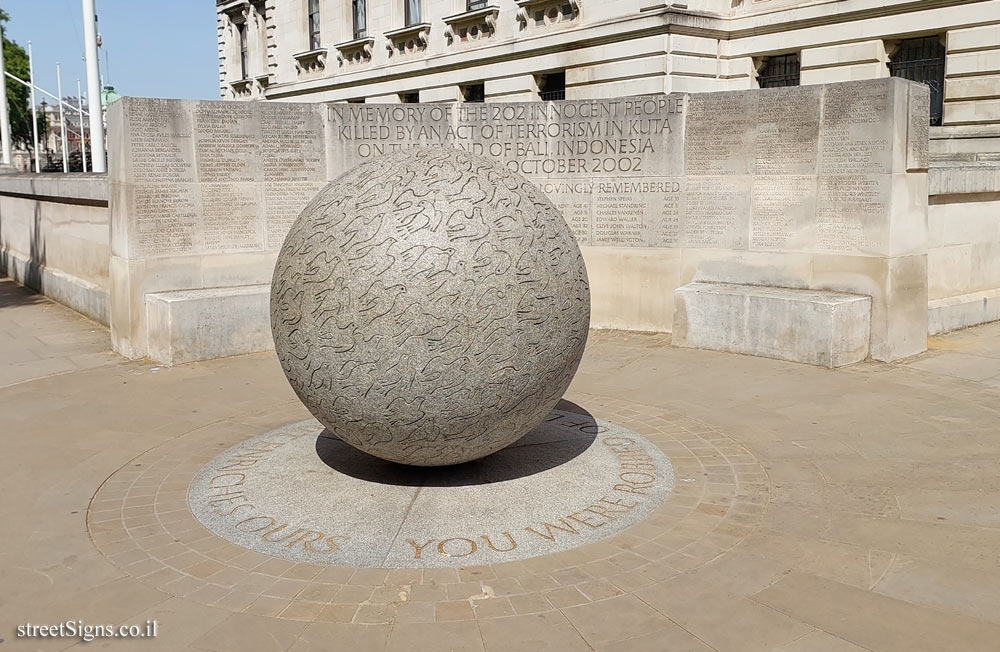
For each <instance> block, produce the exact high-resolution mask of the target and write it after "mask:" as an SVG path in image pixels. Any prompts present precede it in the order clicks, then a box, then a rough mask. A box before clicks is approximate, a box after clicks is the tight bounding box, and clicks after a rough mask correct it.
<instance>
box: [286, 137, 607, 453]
mask: <svg viewBox="0 0 1000 652" xmlns="http://www.w3.org/2000/svg"><path fill="white" fill-rule="evenodd" d="M589 320H590V288H589V284H588V280H587V270H586V267H585V266H584V262H583V257H582V256H581V254H580V249H579V247H578V246H577V244H576V241H575V240H574V238H573V235H572V234H571V232H570V230H569V228H568V226H567V225H566V222H565V221H564V219H563V217H562V216H561V215H560V213H559V211H558V210H557V209H556V208H555V206H553V205H552V203H551V202H550V201H549V200H548V199H547V198H546V197H545V195H543V194H542V192H541V191H540V190H538V189H537V188H536V187H535V186H533V185H532V184H531V183H530V182H528V181H527V180H526V179H524V178H523V177H521V176H518V175H517V174H514V173H513V172H510V171H509V170H507V169H506V168H504V167H503V166H501V165H500V164H498V163H495V162H493V161H490V160H487V159H485V158H482V157H479V156H475V155H472V154H469V153H467V152H465V151H463V150H457V149H444V148H426V149H412V150H407V151H403V152H400V153H396V154H392V155H389V156H385V157H381V158H379V159H377V160H373V161H371V162H368V163H364V164H362V165H360V166H358V167H356V168H354V169H352V170H351V171H349V172H347V173H345V174H343V175H342V176H340V177H339V178H338V179H336V180H335V181H333V182H332V183H330V184H329V185H328V186H327V187H326V188H325V189H324V190H323V191H321V192H320V193H319V194H318V195H317V196H316V197H315V199H313V201H312V202H310V203H309V205H308V206H307V207H306V208H305V209H304V210H303V212H302V214H301V215H300V216H299V217H298V219H297V220H296V221H295V223H294V224H293V225H292V228H291V231H290V232H289V234H288V237H287V239H286V240H285V243H284V246H283V247H282V248H281V251H280V253H279V255H278V261H277V266H276V268H275V273H274V281H273V284H272V288H271V328H272V331H273V334H274V342H275V347H276V349H277V353H278V357H279V359H280V361H281V365H282V368H283V369H284V371H285V375H286V376H287V377H288V380H289V382H290V383H291V385H292V387H293V388H294V390H295V392H296V393H297V394H298V396H299V398H300V399H301V400H302V402H303V403H304V404H305V405H306V407H307V408H309V410H310V411H311V412H312V413H313V415H315V417H316V418H317V419H319V421H320V422H321V423H322V424H323V425H325V426H326V427H327V428H328V429H329V430H330V431H331V432H332V433H333V434H334V435H336V436H337V437H339V438H341V439H342V440H343V441H345V442H347V443H348V444H350V445H352V446H354V447H355V448H358V449H361V450H363V451H365V452H367V453H369V454H371V455H375V456H377V457H380V458H383V459H387V460H392V461H395V462H401V463H404V464H414V465H421V466H440V465H446V464H458V463H461V462H467V461H470V460H475V459H479V458H481V457H485V456H486V455H489V454H491V453H494V452H496V451H498V450H500V449H501V448H504V447H505V446H508V445H509V444H511V443H513V442H515V441H517V440H518V439H520V438H521V437H522V436H524V435H525V434H527V433H528V432H529V431H531V429H532V428H534V427H535V426H536V425H538V424H539V423H540V422H541V421H542V420H543V419H544V418H545V417H546V416H547V415H548V414H549V412H550V411H551V410H552V408H553V407H554V406H555V404H556V403H557V402H558V400H559V399H560V398H561V397H562V395H563V392H564V391H565V390H566V387H567V386H568V385H569V383H570V380H572V378H573V374H574V373H575V372H576V368H577V366H578V365H579V363H580V358H581V356H582V355H583V349H584V345H585V344H586V340H587V329H588V325H589Z"/></svg>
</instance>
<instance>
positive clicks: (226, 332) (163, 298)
mask: <svg viewBox="0 0 1000 652" xmlns="http://www.w3.org/2000/svg"><path fill="white" fill-rule="evenodd" d="M270 297H271V287H270V286H269V285H246V286H238V287H220V288H205V289H199V290H174V291H170V292H155V293H150V294H147V295H146V323H147V337H148V339H149V357H150V358H152V359H153V360H155V361H157V362H160V363H163V364H168V365H172V364H182V363H185V362H196V361H198V360H210V359H212V358H225V357H228V356H233V355H245V354H248V353H258V352H261V351H268V350H270V349H273V348H274V342H273V341H272V340H271V323H270V317H269V314H268V305H269V302H270Z"/></svg>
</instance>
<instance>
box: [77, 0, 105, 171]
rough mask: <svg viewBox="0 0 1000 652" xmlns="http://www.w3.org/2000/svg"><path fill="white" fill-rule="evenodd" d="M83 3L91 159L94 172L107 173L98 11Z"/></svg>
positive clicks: (86, 0) (91, 3) (89, 0)
mask: <svg viewBox="0 0 1000 652" xmlns="http://www.w3.org/2000/svg"><path fill="white" fill-rule="evenodd" d="M82 2H83V41H84V46H85V47H84V49H85V53H86V55H87V56H86V58H87V105H88V109H89V111H90V158H91V167H92V169H93V171H94V172H107V163H106V161H105V156H104V111H102V109H101V64H100V60H99V59H98V54H97V10H96V9H95V7H94V0H82Z"/></svg>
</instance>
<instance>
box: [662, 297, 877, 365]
mask: <svg viewBox="0 0 1000 652" xmlns="http://www.w3.org/2000/svg"><path fill="white" fill-rule="evenodd" d="M871 309H872V302H871V297H866V296H862V295H858V294H846V293H843V292H828V291H819V290H797V289H791V288H779V287H767V286H757V285H737V284H732V283H701V282H695V283H688V284H687V285H685V286H682V287H680V288H677V290H675V291H674V325H673V344H674V345H675V346H681V347H686V348H698V349H711V350H715V351H727V352H730V353H743V354H746V355H756V356H761V357H765V358H777V359H779V360H790V361H792V362H805V363H807V364H814V365H820V366H823V367H831V368H832V367H842V366H844V365H848V364H852V363H854V362H860V361H861V360H864V359H865V358H867V357H868V341H869V336H870V329H871Z"/></svg>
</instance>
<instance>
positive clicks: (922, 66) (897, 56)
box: [887, 34, 947, 127]
mask: <svg viewBox="0 0 1000 652" xmlns="http://www.w3.org/2000/svg"><path fill="white" fill-rule="evenodd" d="M918 54H922V55H924V56H918ZM946 55H947V48H946V47H945V45H944V43H943V42H942V38H941V36H940V35H937V34H935V35H931V36H918V37H915V38H907V39H900V40H899V41H898V42H897V43H896V47H895V50H894V51H893V52H892V54H891V55H890V56H889V61H888V64H887V65H888V66H889V76H890V77H899V78H901V79H908V80H910V81H915V82H917V83H920V84H925V85H926V86H928V87H929V88H930V91H931V106H930V109H931V110H930V125H931V126H933V127H937V126H940V125H941V124H942V122H943V121H944V85H945V83H946V81H945V76H944V73H945V58H946ZM904 57H905V58H904ZM907 73H909V74H907Z"/></svg>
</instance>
